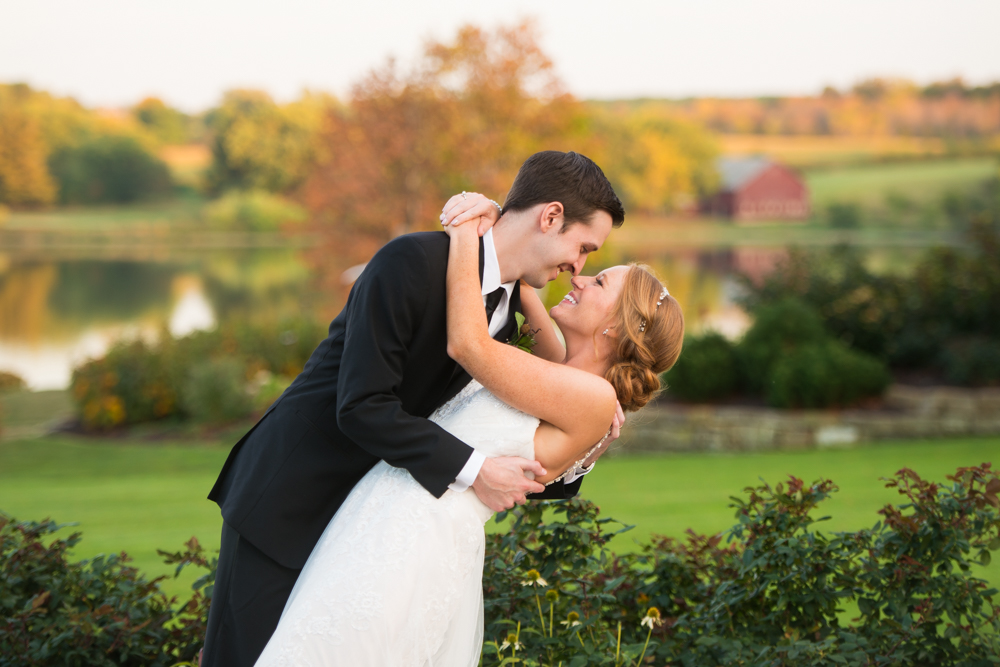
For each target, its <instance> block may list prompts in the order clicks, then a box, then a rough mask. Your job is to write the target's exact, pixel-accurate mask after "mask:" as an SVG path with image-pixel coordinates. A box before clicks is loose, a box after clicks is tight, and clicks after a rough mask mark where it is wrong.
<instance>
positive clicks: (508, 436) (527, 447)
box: [429, 380, 538, 459]
mask: <svg viewBox="0 0 1000 667" xmlns="http://www.w3.org/2000/svg"><path fill="white" fill-rule="evenodd" d="M429 419H430V421H432V422H435V423H436V424H438V425H439V426H440V427H441V428H443V429H444V430H446V431H448V432H449V433H451V434H452V435H453V436H455V437H456V438H458V439H459V440H461V441H463V442H465V443H466V444H467V445H469V446H471V447H473V448H475V449H476V451H478V452H480V453H482V454H483V455H484V456H487V457H491V458H492V457H496V456H521V457H523V458H526V459H533V458H535V431H536V430H537V429H538V418H537V417H532V416H531V415H529V414H525V413H523V412H521V411H520V410H517V409H515V408H512V407H510V406H509V405H507V404H506V403H504V402H503V401H501V400H500V399H498V398H497V397H496V396H494V395H493V394H491V393H490V392H489V391H488V390H487V389H486V388H485V387H483V385H481V384H479V382H477V381H476V380H473V381H472V382H470V383H469V384H467V385H466V386H465V388H464V389H462V391H460V392H459V393H458V394H456V395H455V397H454V398H452V399H451V400H450V401H448V402H447V403H445V404H444V405H442V406H441V407H440V408H438V409H437V410H436V411H435V412H434V414H432V415H431V416H430V418H429Z"/></svg>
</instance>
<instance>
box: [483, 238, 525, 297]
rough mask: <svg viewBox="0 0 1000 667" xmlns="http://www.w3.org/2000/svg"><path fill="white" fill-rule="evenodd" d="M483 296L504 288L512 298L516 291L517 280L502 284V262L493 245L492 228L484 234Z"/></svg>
mask: <svg viewBox="0 0 1000 667" xmlns="http://www.w3.org/2000/svg"><path fill="white" fill-rule="evenodd" d="M483 255H484V257H483V296H486V295H487V294H489V293H491V292H493V291H494V290H496V288H498V287H503V288H504V291H506V292H507V296H508V297H510V293H511V291H513V289H514V283H516V282H517V281H516V280H512V281H510V282H509V283H501V282H500V260H499V258H497V248H496V245H494V243H493V229H492V228H490V229H488V230H487V231H486V233H485V234H483Z"/></svg>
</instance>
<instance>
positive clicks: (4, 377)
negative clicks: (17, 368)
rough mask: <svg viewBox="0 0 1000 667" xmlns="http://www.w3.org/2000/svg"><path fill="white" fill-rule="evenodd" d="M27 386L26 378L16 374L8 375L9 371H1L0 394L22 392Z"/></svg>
mask: <svg viewBox="0 0 1000 667" xmlns="http://www.w3.org/2000/svg"><path fill="white" fill-rule="evenodd" d="M25 386H27V385H26V384H25V382H24V378H22V377H21V376H20V375H17V374H16V373H8V372H7V371H0V392H3V391H21V390H22V389H24V388H25Z"/></svg>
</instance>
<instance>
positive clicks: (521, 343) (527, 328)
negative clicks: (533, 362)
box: [507, 311, 541, 354]
mask: <svg viewBox="0 0 1000 667" xmlns="http://www.w3.org/2000/svg"><path fill="white" fill-rule="evenodd" d="M514 321H515V322H517V330H516V331H515V332H514V335H513V336H511V337H510V340H508V341H507V344H508V345H513V346H514V347H516V348H517V349H519V350H524V351H525V352H527V353H528V354H532V352H531V348H533V347H535V344H536V343H538V341H536V340H535V334H536V333H538V332H539V331H541V329H532V328H531V325H530V324H528V320H526V319H525V317H524V315H522V314H521V313H518V312H516V311H515V312H514Z"/></svg>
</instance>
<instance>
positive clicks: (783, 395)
mask: <svg viewBox="0 0 1000 667" xmlns="http://www.w3.org/2000/svg"><path fill="white" fill-rule="evenodd" d="M767 379H768V382H767V390H766V395H767V401H768V403H770V404H771V405H772V406H774V407H777V408H826V407H831V406H844V405H851V404H852V403H856V402H857V401H858V400H860V399H862V398H867V397H869V396H878V395H881V394H882V392H884V391H885V389H886V387H888V386H889V383H890V381H891V380H892V378H891V376H890V375H889V372H888V371H887V370H886V368H885V366H884V365H883V364H882V363H881V362H879V360H878V359H875V358H874V357H871V356H869V355H866V354H863V353H861V352H855V351H853V350H851V349H850V348H848V347H847V346H846V345H844V344H843V343H840V342H838V341H833V340H830V341H826V342H824V343H819V344H816V343H814V344H809V345H802V346H799V347H796V348H793V349H791V350H789V351H788V353H787V354H785V355H783V356H782V357H780V358H779V359H778V360H777V361H776V362H775V363H774V365H773V366H771V368H770V370H769V372H768V375H767Z"/></svg>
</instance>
